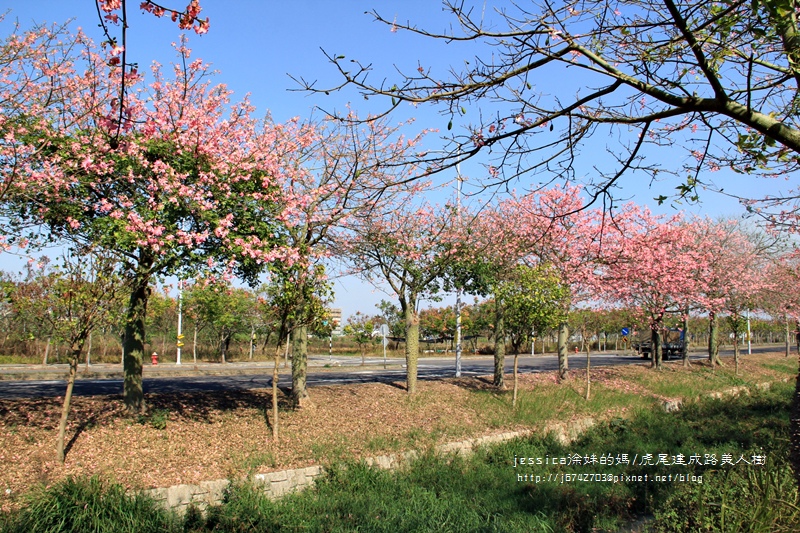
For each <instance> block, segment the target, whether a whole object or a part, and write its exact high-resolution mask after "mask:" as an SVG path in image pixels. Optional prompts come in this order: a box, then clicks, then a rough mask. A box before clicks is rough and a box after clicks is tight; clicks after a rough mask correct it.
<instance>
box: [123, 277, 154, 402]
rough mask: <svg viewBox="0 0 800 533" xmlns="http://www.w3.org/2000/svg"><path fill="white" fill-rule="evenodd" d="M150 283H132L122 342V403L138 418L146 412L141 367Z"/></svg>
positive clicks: (143, 281) (139, 280) (139, 278)
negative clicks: (123, 376)
mask: <svg viewBox="0 0 800 533" xmlns="http://www.w3.org/2000/svg"><path fill="white" fill-rule="evenodd" d="M148 280H149V279H148V277H147V276H144V275H142V276H138V277H137V279H136V280H135V282H134V283H133V288H132V290H131V297H130V300H129V303H128V311H127V317H126V320H125V336H124V338H123V341H122V353H123V360H122V367H123V372H124V374H125V378H124V383H123V400H124V402H125V407H126V409H127V411H128V413H129V414H139V413H143V412H144V411H145V403H144V389H143V387H142V365H143V361H144V339H145V316H146V312H147V297H148V287H147V285H148Z"/></svg>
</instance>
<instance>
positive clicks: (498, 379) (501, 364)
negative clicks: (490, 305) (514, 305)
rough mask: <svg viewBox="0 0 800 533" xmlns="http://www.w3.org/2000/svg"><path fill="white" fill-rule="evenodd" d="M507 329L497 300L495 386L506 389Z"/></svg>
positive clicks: (501, 307)
mask: <svg viewBox="0 0 800 533" xmlns="http://www.w3.org/2000/svg"><path fill="white" fill-rule="evenodd" d="M505 366H506V328H505V320H504V319H503V306H502V304H500V303H499V302H498V301H497V298H495V307H494V381H493V383H494V386H495V387H497V388H498V389H505V388H506V384H505V371H506V370H505Z"/></svg>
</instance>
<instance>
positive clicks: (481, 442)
mask: <svg viewBox="0 0 800 533" xmlns="http://www.w3.org/2000/svg"><path fill="white" fill-rule="evenodd" d="M784 381H788V380H784ZM771 385H772V384H771V383H769V382H766V383H759V384H757V385H755V389H756V390H761V391H765V390H768V389H769V388H770V387H771ZM741 394H750V389H749V388H748V387H733V388H731V389H727V390H724V391H721V392H715V393H711V394H709V396H710V397H712V398H718V399H719V398H727V397H731V396H739V395H741ZM662 408H663V409H664V410H665V411H667V412H674V411H678V410H679V409H680V408H681V401H680V400H668V401H664V402H662ZM595 424H596V422H595V420H594V419H593V418H582V419H579V420H575V421H572V422H571V423H570V424H569V425H567V424H563V423H550V424H548V425H546V426H545V427H544V428H543V430H542V433H543V434H547V433H553V434H554V435H555V438H556V439H557V440H559V441H560V442H562V443H564V444H569V443H570V442H573V441H574V440H576V439H577V438H578V437H579V436H580V435H581V434H582V433H584V432H585V431H587V430H589V429H590V428H591V427H593V426H594V425H595ZM532 433H533V432H532V431H510V432H505V433H499V434H495V435H487V436H483V437H477V438H474V439H467V440H462V441H458V442H450V443H447V444H441V445H439V446H437V447H436V452H437V453H441V454H470V453H472V452H473V450H474V449H476V448H478V447H480V446H486V445H491V444H500V443H502V442H507V441H510V440H513V439H517V438H521V437H526V436H529V435H531V434H532ZM418 455H419V453H418V452H416V451H413V450H412V451H409V452H405V453H398V454H390V455H379V456H377V457H369V458H367V459H365V460H364V462H365V463H366V464H367V465H369V466H374V467H376V468H382V469H387V470H394V469H397V468H399V467H401V466H402V465H403V464H406V463H408V462H409V461H411V460H413V459H415V458H416V457H418ZM324 473H325V469H324V467H322V466H307V467H304V468H295V469H292V470H280V471H277V472H269V473H267V474H256V475H254V476H253V483H254V484H255V485H256V486H260V487H262V488H263V490H264V493H265V494H266V495H267V496H268V497H270V498H273V499H276V498H280V497H281V496H284V495H286V494H290V493H292V492H296V491H300V490H304V489H306V488H308V487H311V486H312V485H313V484H314V481H315V480H316V479H317V478H319V477H320V476H322V475H323V474H324ZM229 485H230V480H227V479H217V480H215V481H203V482H201V483H200V484H198V485H174V486H172V487H166V488H157V489H148V490H145V491H143V492H144V493H145V494H148V495H149V496H151V497H153V498H154V499H156V500H157V501H160V502H162V504H163V505H164V506H165V507H167V508H171V509H174V510H175V511H177V512H178V513H179V514H183V513H185V512H186V509H187V508H188V507H189V506H190V505H194V506H195V507H197V508H198V509H201V510H202V509H205V508H206V507H208V506H209V505H218V504H220V503H222V501H223V497H224V494H225V489H227V488H228V486H229Z"/></svg>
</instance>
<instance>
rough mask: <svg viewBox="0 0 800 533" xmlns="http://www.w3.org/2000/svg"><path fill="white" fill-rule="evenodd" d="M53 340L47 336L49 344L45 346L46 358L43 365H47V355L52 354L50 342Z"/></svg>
mask: <svg viewBox="0 0 800 533" xmlns="http://www.w3.org/2000/svg"><path fill="white" fill-rule="evenodd" d="M52 340H53V338H52V337H47V346H45V347H44V358H43V359H42V364H43V365H47V356H48V355H50V344H51V342H52Z"/></svg>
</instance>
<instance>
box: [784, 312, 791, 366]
mask: <svg viewBox="0 0 800 533" xmlns="http://www.w3.org/2000/svg"><path fill="white" fill-rule="evenodd" d="M785 322H786V342H785V346H786V353H785V354H784V356H785V357H789V353H790V352H791V348H792V343H791V341H790V337H789V317H788V316H787V317H785Z"/></svg>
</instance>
